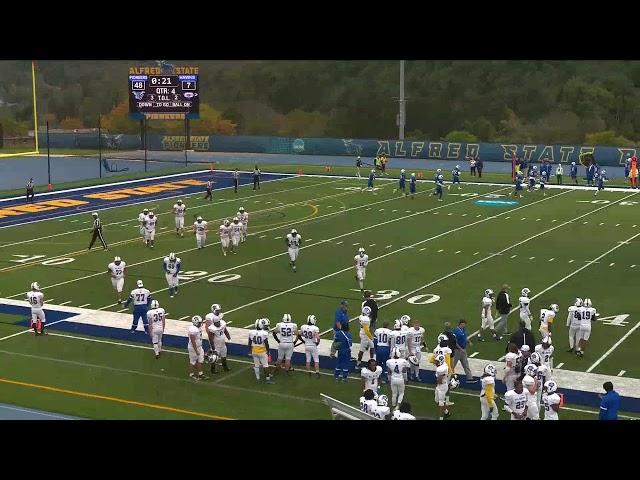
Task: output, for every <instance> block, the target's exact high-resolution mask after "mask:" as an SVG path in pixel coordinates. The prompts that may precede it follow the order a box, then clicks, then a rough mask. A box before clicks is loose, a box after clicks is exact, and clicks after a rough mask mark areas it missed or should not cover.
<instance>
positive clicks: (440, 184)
mask: <svg viewBox="0 0 640 480" xmlns="http://www.w3.org/2000/svg"><path fill="white" fill-rule="evenodd" d="M435 184H436V189H435V191H434V192H433V195H438V201H439V202H441V201H442V187H443V185H444V177H443V176H442V169H440V168H439V169H438V173H437V174H436V178H435Z"/></svg>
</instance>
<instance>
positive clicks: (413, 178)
mask: <svg viewBox="0 0 640 480" xmlns="http://www.w3.org/2000/svg"><path fill="white" fill-rule="evenodd" d="M409 193H410V194H411V200H413V196H414V195H415V194H416V174H415V173H412V174H411V180H409ZM405 195H406V193H405Z"/></svg>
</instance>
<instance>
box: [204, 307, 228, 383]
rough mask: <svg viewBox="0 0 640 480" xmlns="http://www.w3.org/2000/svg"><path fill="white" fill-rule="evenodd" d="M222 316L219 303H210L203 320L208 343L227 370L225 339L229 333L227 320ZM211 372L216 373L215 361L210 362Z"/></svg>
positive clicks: (223, 367)
mask: <svg viewBox="0 0 640 480" xmlns="http://www.w3.org/2000/svg"><path fill="white" fill-rule="evenodd" d="M223 316H224V314H223V313H222V309H221V308H220V305H218V304H217V303H214V304H213V305H211V313H208V314H207V316H206V317H205V322H206V324H207V336H208V337H209V345H210V346H211V349H212V350H213V351H214V352H215V353H216V354H217V357H218V358H220V361H221V363H222V369H223V370H224V371H225V372H228V371H229V370H230V368H229V367H228V366H227V340H231V335H230V334H229V329H228V328H227V322H225V321H224V320H223V319H222V318H223ZM211 373H217V372H216V362H212V363H211Z"/></svg>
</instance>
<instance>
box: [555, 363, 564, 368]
mask: <svg viewBox="0 0 640 480" xmlns="http://www.w3.org/2000/svg"><path fill="white" fill-rule="evenodd" d="M563 365H564V362H560V363H559V364H558V365H556V366H555V367H554V368H562V366H563Z"/></svg>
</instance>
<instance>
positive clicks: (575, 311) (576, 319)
mask: <svg viewBox="0 0 640 480" xmlns="http://www.w3.org/2000/svg"><path fill="white" fill-rule="evenodd" d="M580 308H582V299H581V298H577V297H576V299H575V301H574V303H573V305H571V306H570V307H569V309H568V312H569V315H567V328H568V329H569V350H568V352H569V353H573V351H574V348H575V349H576V350H577V349H578V343H579V342H580V336H579V334H580V320H581V315H580Z"/></svg>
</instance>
